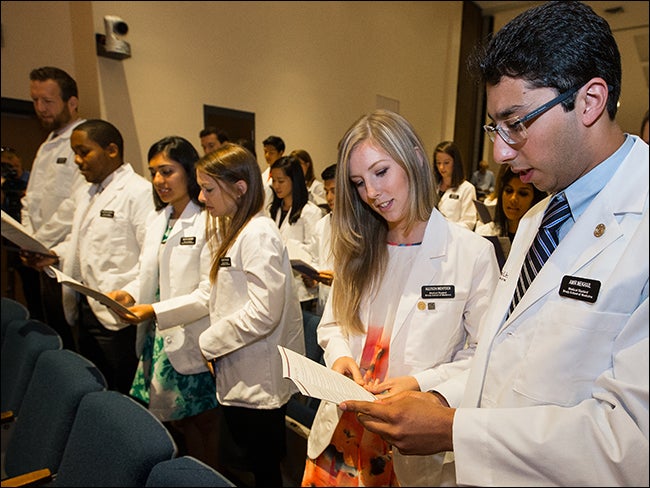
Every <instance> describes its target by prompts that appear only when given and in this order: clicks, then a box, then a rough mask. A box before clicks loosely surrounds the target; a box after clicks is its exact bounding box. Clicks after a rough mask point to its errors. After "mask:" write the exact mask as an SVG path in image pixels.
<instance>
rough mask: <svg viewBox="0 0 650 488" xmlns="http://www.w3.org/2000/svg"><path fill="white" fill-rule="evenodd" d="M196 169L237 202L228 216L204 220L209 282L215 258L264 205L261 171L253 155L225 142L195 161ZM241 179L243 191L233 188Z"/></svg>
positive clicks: (216, 267) (214, 277) (216, 263)
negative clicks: (209, 252)
mask: <svg viewBox="0 0 650 488" xmlns="http://www.w3.org/2000/svg"><path fill="white" fill-rule="evenodd" d="M196 169H197V171H202V172H204V173H205V174H207V175H208V176H210V177H212V178H213V179H214V180H215V182H216V183H217V185H219V187H220V188H221V190H222V191H223V193H224V194H225V195H226V197H227V198H231V199H232V201H233V202H235V204H236V206H237V210H236V211H235V214H234V215H232V216H231V217H225V216H222V217H212V216H210V217H209V218H208V219H207V221H206V240H207V241H208V243H209V245H210V250H211V251H212V264H211V267H210V282H211V283H215V282H216V281H217V274H218V273H219V260H220V259H221V258H222V257H224V256H225V255H226V253H227V252H228V250H229V249H230V248H231V246H232V244H233V242H234V241H235V239H236V238H237V236H238V235H239V233H240V232H241V230H242V229H243V228H244V226H245V225H246V224H247V223H248V222H249V221H250V219H251V218H253V216H254V215H256V214H257V213H259V212H260V211H261V210H262V207H263V205H264V188H263V185H262V173H261V171H260V168H259V166H258V164H257V160H256V159H255V156H253V154H252V153H251V152H250V151H249V150H248V149H245V148H244V147H242V146H239V145H238V144H232V143H226V144H224V145H222V146H221V147H219V148H218V149H217V150H215V151H213V152H211V153H208V154H206V155H205V156H203V157H202V158H201V159H199V160H198V161H197V162H196ZM238 181H244V182H245V183H246V185H247V190H246V192H245V193H244V194H243V195H242V194H240V193H239V192H238V191H237V188H236V183H237V182H238Z"/></svg>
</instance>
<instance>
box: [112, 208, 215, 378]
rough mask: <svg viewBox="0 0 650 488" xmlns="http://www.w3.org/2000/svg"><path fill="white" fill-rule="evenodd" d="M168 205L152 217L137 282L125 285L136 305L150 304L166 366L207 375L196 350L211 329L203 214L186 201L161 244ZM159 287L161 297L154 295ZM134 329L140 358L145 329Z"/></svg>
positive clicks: (143, 326) (141, 326)
mask: <svg viewBox="0 0 650 488" xmlns="http://www.w3.org/2000/svg"><path fill="white" fill-rule="evenodd" d="M171 211H172V206H171V205H168V206H166V207H165V208H163V209H162V210H159V211H157V212H154V213H153V214H151V215H150V216H149V218H148V219H147V221H148V223H149V225H148V227H147V233H146V236H145V239H144V244H143V246H142V251H141V252H140V268H139V273H138V277H137V278H136V279H135V280H134V281H132V282H131V283H129V284H128V285H126V286H125V287H124V288H123V290H125V291H127V292H128V293H129V294H130V295H131V296H132V297H133V298H135V301H136V303H149V304H152V306H153V309H154V311H155V313H156V321H155V323H156V327H157V328H158V332H159V333H160V334H161V335H162V336H163V338H164V348H165V353H166V354H167V357H168V358H169V362H170V363H171V364H172V366H173V367H174V369H175V370H176V371H178V372H179V373H180V374H196V373H201V372H205V371H208V368H207V367H206V365H205V359H203V355H202V354H201V350H200V348H199V335H200V334H201V332H203V331H204V330H205V329H207V328H208V326H209V325H210V315H209V312H210V310H209V306H208V304H209V300H210V276H209V275H210V263H211V257H210V249H209V246H208V244H207V242H206V239H205V226H206V222H205V220H206V215H207V214H206V212H205V211H202V210H201V207H199V206H198V205H197V204H196V203H194V202H192V201H190V202H189V203H188V204H187V206H186V207H185V209H184V210H183V212H182V213H181V215H180V217H179V218H178V220H177V221H176V222H175V223H174V227H173V228H172V230H171V232H170V234H169V236H168V237H167V242H166V243H165V244H162V245H161V243H160V241H161V240H162V237H163V234H164V233H165V229H166V228H167V223H168V221H169V215H170V214H171ZM159 286H160V298H159V299H158V300H159V301H156V290H157V289H158V287H159ZM153 325H154V324H153V322H152V321H150V320H148V321H145V322H141V323H140V324H138V335H137V339H136V350H137V351H139V354H141V353H142V348H143V345H144V340H145V338H146V335H147V332H148V330H149V328H150V327H152V326H153Z"/></svg>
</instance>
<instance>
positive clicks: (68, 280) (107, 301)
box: [45, 266, 135, 317]
mask: <svg viewBox="0 0 650 488" xmlns="http://www.w3.org/2000/svg"><path fill="white" fill-rule="evenodd" d="M45 272H46V273H47V274H49V275H50V276H52V275H54V276H53V277H56V279H57V281H58V282H59V283H61V284H62V285H65V286H69V287H70V288H72V289H73V290H76V291H78V292H79V293H82V294H84V295H86V296H89V297H90V298H94V299H95V300H97V301H98V302H99V303H101V304H102V305H106V306H107V307H108V308H110V309H112V310H113V311H115V312H122V313H123V314H126V315H129V316H131V317H135V315H133V313H131V311H130V310H129V309H128V308H126V307H125V306H124V305H122V304H121V303H119V302H116V301H115V300H113V299H112V298H111V297H109V296H108V295H105V294H104V293H102V292H101V291H98V290H95V289H93V288H89V287H87V286H86V285H84V284H83V283H79V282H78V281H77V280H75V279H74V278H72V277H70V276H68V275H67V274H65V273H64V272H63V271H60V270H58V269H56V268H54V267H52V266H48V267H47V268H45Z"/></svg>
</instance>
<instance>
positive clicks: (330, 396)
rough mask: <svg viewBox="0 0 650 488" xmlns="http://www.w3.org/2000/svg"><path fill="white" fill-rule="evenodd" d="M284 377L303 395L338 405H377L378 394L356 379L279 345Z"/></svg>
mask: <svg viewBox="0 0 650 488" xmlns="http://www.w3.org/2000/svg"><path fill="white" fill-rule="evenodd" d="M278 349H279V351H280V356H281V357H282V375H283V376H284V377H285V378H289V379H290V380H291V381H293V382H294V383H295V384H296V386H297V387H298V390H300V393H302V394H303V395H306V396H310V397H313V398H319V399H321V400H325V401H326V402H332V403H336V404H337V405H338V404H339V403H341V402H343V401H345V400H364V401H366V402H374V401H375V400H376V397H375V395H373V394H372V393H370V392H369V391H368V390H366V389H365V388H363V387H362V386H360V385H357V384H356V383H355V382H354V381H353V380H351V379H350V378H348V377H347V376H344V375H342V374H340V373H337V372H335V371H333V370H331V369H329V368H326V367H325V366H323V365H322V364H320V363H317V362H316V361H312V360H311V359H309V358H308V357H306V356H303V355H302V354H299V353H297V352H295V351H292V350H291V349H287V348H286V347H282V346H278Z"/></svg>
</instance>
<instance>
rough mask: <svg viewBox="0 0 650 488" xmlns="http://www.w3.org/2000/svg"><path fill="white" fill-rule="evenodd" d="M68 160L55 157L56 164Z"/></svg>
mask: <svg viewBox="0 0 650 488" xmlns="http://www.w3.org/2000/svg"><path fill="white" fill-rule="evenodd" d="M67 162H68V158H56V164H65V163H67Z"/></svg>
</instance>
